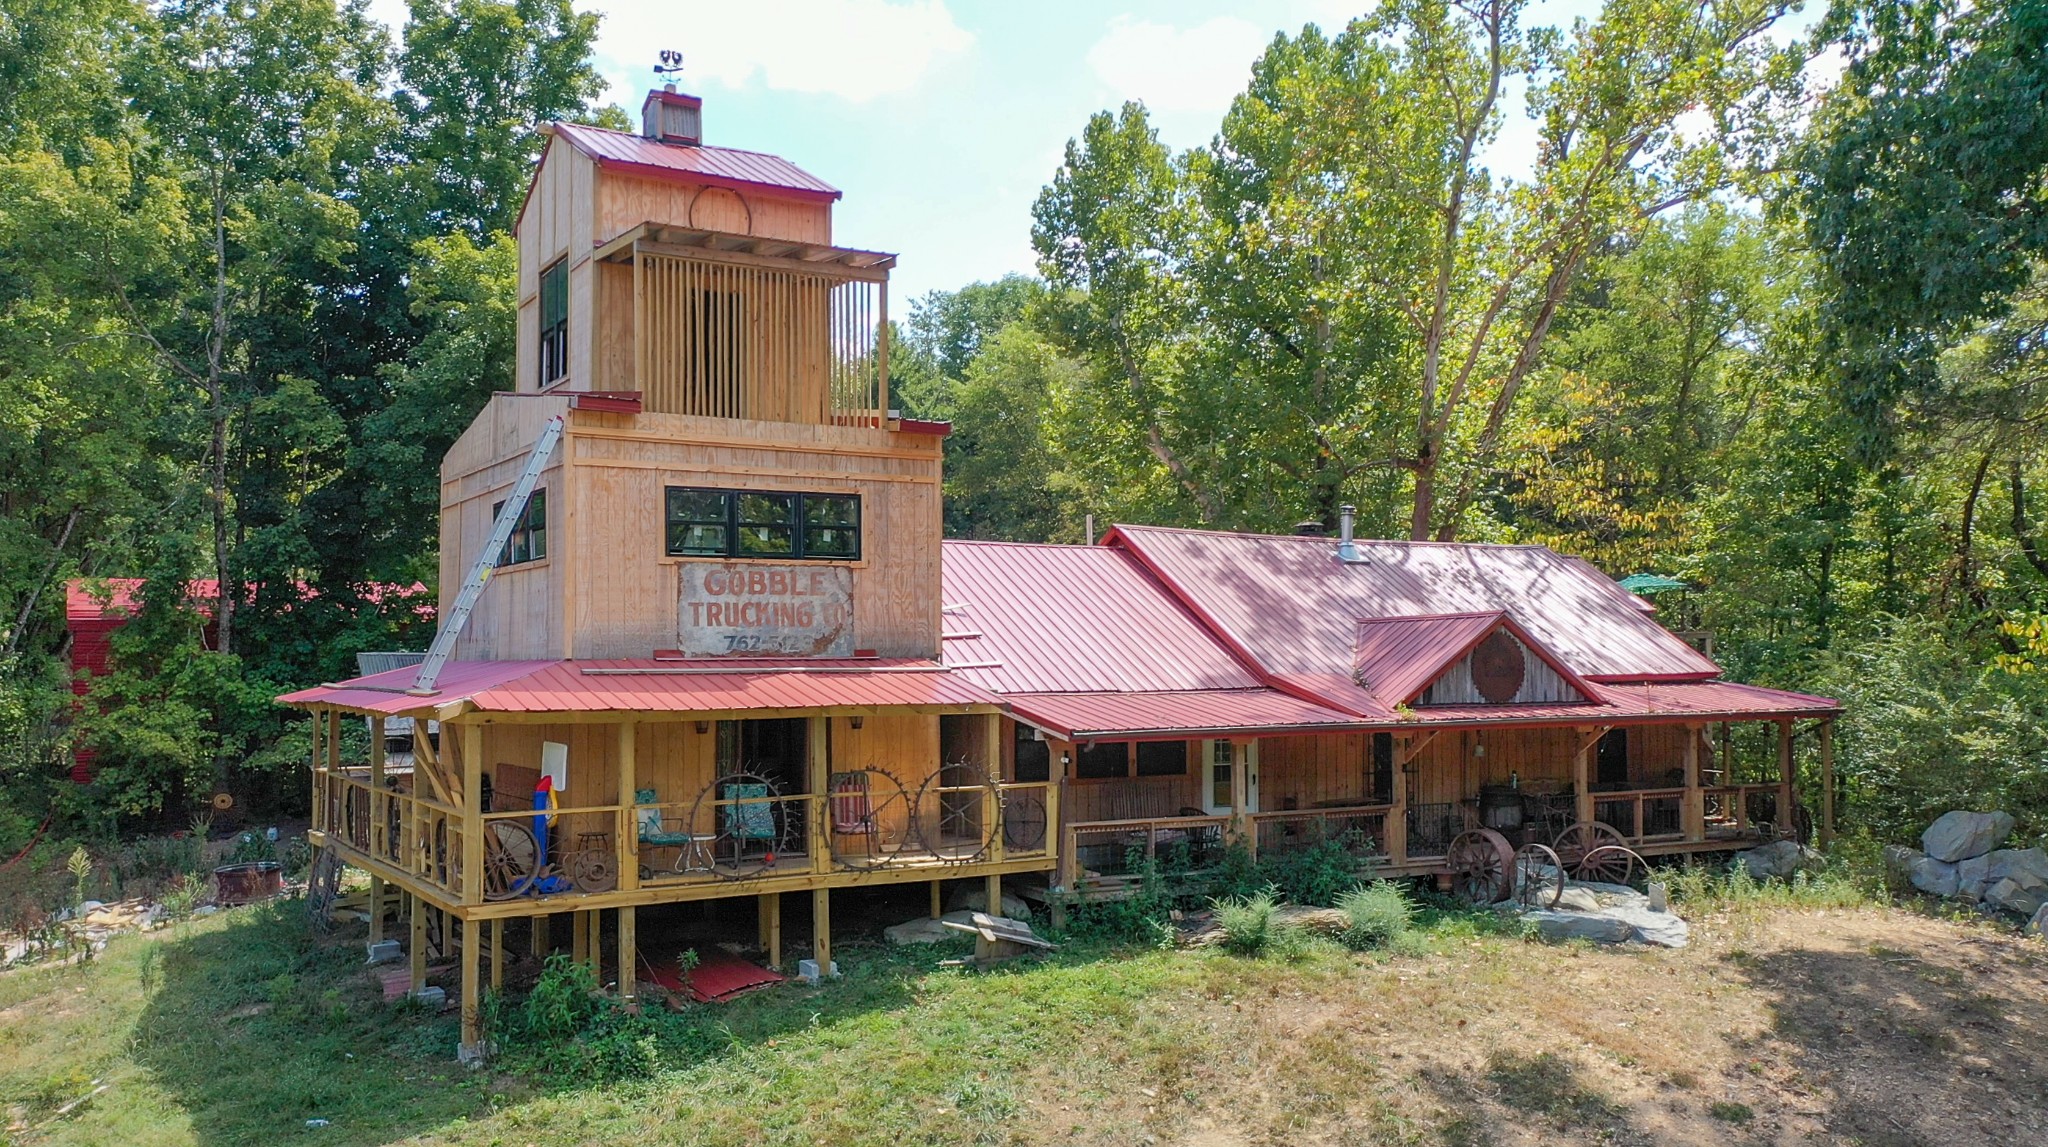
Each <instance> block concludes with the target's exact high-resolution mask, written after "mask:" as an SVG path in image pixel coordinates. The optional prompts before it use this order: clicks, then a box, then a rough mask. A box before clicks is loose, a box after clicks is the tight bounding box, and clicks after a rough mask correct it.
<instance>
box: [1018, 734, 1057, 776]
mask: <svg viewBox="0 0 2048 1147" xmlns="http://www.w3.org/2000/svg"><path fill="white" fill-rule="evenodd" d="M1016 756H1017V767H1016V779H1017V780H1019V781H1043V780H1050V779H1051V778H1052V746H1051V745H1048V744H1046V743H1045V742H1044V741H1041V740H1039V739H1038V738H1037V736H1035V735H1034V734H1033V733H1032V731H1031V728H1030V726H1028V725H1018V726H1017V747H1016Z"/></svg>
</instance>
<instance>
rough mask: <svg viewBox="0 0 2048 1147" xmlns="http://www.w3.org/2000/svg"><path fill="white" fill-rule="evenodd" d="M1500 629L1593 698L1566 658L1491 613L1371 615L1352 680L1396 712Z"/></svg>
mask: <svg viewBox="0 0 2048 1147" xmlns="http://www.w3.org/2000/svg"><path fill="white" fill-rule="evenodd" d="M1496 629H1506V630H1507V631H1508V632H1510V633H1512V634H1514V636H1515V639H1516V640H1518V641H1520V642H1521V643H1522V645H1523V647H1524V648H1526V649H1528V650H1529V652H1531V653H1533V654H1535V655H1536V656H1537V657H1539V658H1542V659H1543V661H1544V663H1545V664H1547V665H1549V666H1550V667H1551V668H1552V669H1555V670H1557V672H1558V674H1559V676H1561V677H1563V678H1564V679H1565V680H1566V681H1567V682H1569V683H1570V684H1571V685H1572V687H1573V688H1575V689H1577V690H1578V691H1579V692H1580V694H1582V695H1585V696H1588V697H1590V696H1591V694H1590V693H1589V692H1588V690H1587V682H1585V681H1583V680H1581V679H1580V677H1579V675H1578V674H1576V673H1574V672H1572V670H1571V667H1570V666H1568V665H1565V664H1564V663H1563V659H1562V658H1559V657H1558V656H1557V655H1556V654H1554V653H1551V652H1550V651H1549V650H1547V649H1545V648H1543V643H1542V642H1540V641H1537V640H1536V639H1535V638H1534V637H1533V636H1531V635H1530V633H1529V632H1528V631H1527V630H1525V629H1523V628H1522V627H1521V626H1520V625H1519V624H1517V623H1516V622H1515V619H1514V618H1513V617H1510V616H1509V615H1507V614H1505V613H1501V612H1498V611H1495V612H1491V613H1441V614H1424V615H1421V616H1418V617H1368V618H1361V619H1360V620H1359V622H1358V646H1357V649H1356V651H1355V652H1354V653H1353V655H1352V665H1353V679H1354V680H1355V681H1356V682H1357V683H1358V684H1359V685H1360V686H1361V687H1363V688H1365V689H1367V690H1370V691H1371V692H1372V694H1373V698H1374V700H1376V701H1378V702H1379V704H1380V705H1382V706H1385V707H1386V708H1387V709H1389V710H1391V709H1392V708H1393V707H1394V706H1397V705H1405V704H1407V703H1409V702H1411V701H1413V700H1415V698H1416V696H1417V695H1418V694H1420V693H1421V692H1422V691H1423V690H1424V689H1427V688H1428V687H1429V685H1430V683H1431V682H1433V681H1435V680H1436V679H1437V678H1438V677H1440V676H1442V675H1443V673H1444V671H1445V670H1446V669H1448V668H1450V667H1451V665H1452V663H1454V662H1456V661H1457V660H1458V659H1459V658H1461V657H1463V656H1465V655H1466V654H1468V653H1470V652H1472V649H1473V647H1474V646H1476V645H1478V644H1479V643H1480V641H1482V640H1484V639H1485V637H1486V635H1487V634H1489V633H1492V632H1493V631H1494V630H1496Z"/></svg>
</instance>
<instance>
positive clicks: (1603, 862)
mask: <svg viewBox="0 0 2048 1147" xmlns="http://www.w3.org/2000/svg"><path fill="white" fill-rule="evenodd" d="M1579 867H1580V870H1581V871H1583V872H1585V873H1586V875H1585V876H1581V877H1580V878H1579V879H1581V880H1587V881H1593V882H1596V883H1600V884H1630V883H1633V882H1634V880H1635V875H1636V872H1637V870H1639V869H1640V870H1642V871H1645V872H1647V871H1648V870H1649V866H1648V865H1647V864H1645V863H1644V862H1643V858H1642V857H1641V856H1638V855H1637V854H1636V852H1635V850H1634V849H1631V848H1628V847H1625V846H1623V845H1619V844H1609V845H1602V846H1601V847H1599V848H1596V849H1594V850H1593V851H1591V852H1589V853H1587V854H1586V859H1585V860H1583V861H1581V862H1580V865H1579Z"/></svg>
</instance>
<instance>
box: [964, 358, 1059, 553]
mask: <svg viewBox="0 0 2048 1147" xmlns="http://www.w3.org/2000/svg"><path fill="white" fill-rule="evenodd" d="M1079 371H1080V366H1079V364H1077V363H1075V362H1073V361H1072V360H1070V359H1068V358H1066V357H1065V356H1063V355H1061V354H1060V352H1059V351H1058V349H1057V348H1055V347H1053V346H1052V345H1051V344H1050V343H1048V342H1047V341H1046V340H1045V339H1044V338H1043V337H1042V336H1040V335H1039V334H1038V333H1037V332H1036V331H1034V330H1032V329H1031V328H1030V327H1029V326H1027V325H1026V324H1024V323H1022V322H1013V323H1011V324H1010V325H1009V326H1006V327H1004V328H1002V329H1001V330H1000V331H997V332H995V333H994V334H993V335H990V336H988V337H986V338H984V339H981V340H980V341H979V344H978V351H977V353H976V354H975V355H974V356H973V358H972V359H971V360H969V361H968V363H967V369H966V378H965V379H963V380H962V381H961V383H960V387H959V391H958V397H957V400H956V405H955V414H954V417H955V418H956V419H957V424H956V428H955V430H954V432H953V436H952V437H951V438H950V439H949V440H948V441H947V443H946V534H947V536H948V537H956V538H995V539H1001V540H1005V541H1027V542H1042V541H1051V540H1055V539H1058V540H1074V539H1079V537H1080V531H1079V530H1078V529H1077V528H1076V527H1077V526H1078V524H1079V523H1078V520H1077V515H1075V514H1071V513H1068V512H1067V508H1066V504H1065V500H1064V497H1063V493H1062V482H1063V477H1062V475H1061V474H1060V473H1059V469H1058V463H1057V461H1056V458H1055V455H1054V453H1053V447H1052V444H1051V442H1049V441H1048V439H1047V434H1046V431H1047V427H1046V421H1047V419H1048V417H1049V415H1050V413H1051V412H1052V410H1054V409H1055V402H1056V400H1057V398H1058V396H1059V395H1061V394H1062V393H1063V392H1066V391H1070V390H1071V389H1072V388H1073V386H1074V385H1075V383H1076V380H1077V376H1078V374H1079Z"/></svg>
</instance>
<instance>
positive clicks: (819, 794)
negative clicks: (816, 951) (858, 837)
mask: <svg viewBox="0 0 2048 1147" xmlns="http://www.w3.org/2000/svg"><path fill="white" fill-rule="evenodd" d="M831 722H832V718H830V717H812V718H811V719H810V730H809V732H810V740H809V751H808V752H807V753H805V761H804V763H805V765H806V768H805V773H806V776H807V787H806V788H805V790H804V791H805V792H808V793H809V794H810V796H811V800H810V809H809V810H808V811H809V815H807V816H806V817H804V820H805V822H806V823H807V824H809V825H810V830H811V831H810V838H811V840H810V848H811V871H812V872H820V873H822V872H830V871H832V826H831V823H830V820H831V806H830V805H829V804H827V803H826V800H827V795H828V793H829V792H830V790H831V787H832V785H831V778H832V724H831ZM818 894H819V895H820V896H822V895H824V891H823V890H822V889H821V890H820V891H819V893H818ZM823 967H824V965H822V964H820V965H819V968H820V969H821V970H822V969H823ZM821 974H822V971H821Z"/></svg>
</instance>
